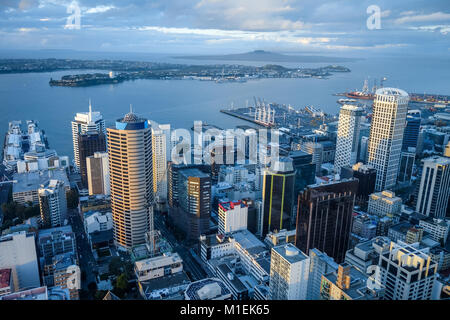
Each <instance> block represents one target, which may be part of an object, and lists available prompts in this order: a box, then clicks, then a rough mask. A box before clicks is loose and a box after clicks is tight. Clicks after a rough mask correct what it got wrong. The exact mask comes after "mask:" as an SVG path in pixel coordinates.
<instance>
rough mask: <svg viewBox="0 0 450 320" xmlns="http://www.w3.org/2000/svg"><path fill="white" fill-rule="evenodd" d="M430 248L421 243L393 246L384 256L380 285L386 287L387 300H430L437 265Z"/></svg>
mask: <svg viewBox="0 0 450 320" xmlns="http://www.w3.org/2000/svg"><path fill="white" fill-rule="evenodd" d="M429 253H430V248H429V247H424V248H422V247H421V246H420V244H419V243H414V244H406V243H404V242H402V241H400V240H399V241H398V242H397V243H395V242H391V245H390V249H389V251H388V252H386V253H383V254H381V255H380V260H379V264H378V267H379V269H380V282H381V283H382V284H383V285H384V286H386V292H385V295H384V299H385V300H430V299H431V293H432V291H433V284H434V280H435V278H436V272H437V266H438V265H437V263H436V262H434V261H433V260H432V259H431V257H430V255H429Z"/></svg>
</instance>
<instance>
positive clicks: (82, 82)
mask: <svg viewBox="0 0 450 320" xmlns="http://www.w3.org/2000/svg"><path fill="white" fill-rule="evenodd" d="M97 69H98V68H97ZM335 72H350V69H348V68H346V67H343V66H338V65H329V66H325V67H319V68H295V69H292V68H285V67H283V66H280V65H275V64H270V65H264V66H262V67H254V66H244V65H221V64H220V65H203V66H197V65H164V66H162V65H160V66H158V67H157V68H156V67H154V68H149V69H144V70H138V71H127V72H117V73H116V72H113V71H111V72H109V73H108V74H106V73H88V74H76V75H66V76H63V77H62V78H61V80H54V79H50V82H49V84H50V85H51V86H63V87H86V86H93V85H101V84H116V83H120V82H124V81H129V80H139V79H153V80H200V81H214V82H216V83H229V82H246V81H248V80H252V79H264V78H318V79H326V78H327V77H329V76H331V75H332V74H333V73H335Z"/></svg>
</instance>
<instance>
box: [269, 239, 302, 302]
mask: <svg viewBox="0 0 450 320" xmlns="http://www.w3.org/2000/svg"><path fill="white" fill-rule="evenodd" d="M309 264H310V259H309V257H308V256H307V255H305V254H304V253H303V252H301V251H300V250H299V249H298V248H296V247H295V246H294V245H293V244H291V243H288V244H284V245H281V246H277V247H274V248H272V255H271V260H270V298H271V300H305V299H306V296H307V291H308V275H309Z"/></svg>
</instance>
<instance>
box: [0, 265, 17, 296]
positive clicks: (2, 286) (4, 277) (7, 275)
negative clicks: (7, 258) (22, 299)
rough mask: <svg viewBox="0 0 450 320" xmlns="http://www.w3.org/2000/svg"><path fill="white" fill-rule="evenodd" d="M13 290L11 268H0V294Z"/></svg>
mask: <svg viewBox="0 0 450 320" xmlns="http://www.w3.org/2000/svg"><path fill="white" fill-rule="evenodd" d="M12 292H14V283H13V278H12V269H11V268H7V269H0V296H3V295H5V294H10V293H12Z"/></svg>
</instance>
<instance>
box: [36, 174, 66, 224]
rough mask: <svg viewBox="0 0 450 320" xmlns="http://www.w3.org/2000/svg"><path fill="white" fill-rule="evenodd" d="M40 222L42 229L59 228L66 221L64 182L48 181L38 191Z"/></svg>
mask: <svg viewBox="0 0 450 320" xmlns="http://www.w3.org/2000/svg"><path fill="white" fill-rule="evenodd" d="M38 194H39V208H40V211H41V222H42V225H43V226H44V227H47V228H54V227H60V226H62V225H63V224H64V220H66V219H67V200H66V188H65V187H64V182H63V181H60V180H54V179H52V180H50V181H49V182H48V183H47V184H45V185H41V187H40V188H39V190H38Z"/></svg>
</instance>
